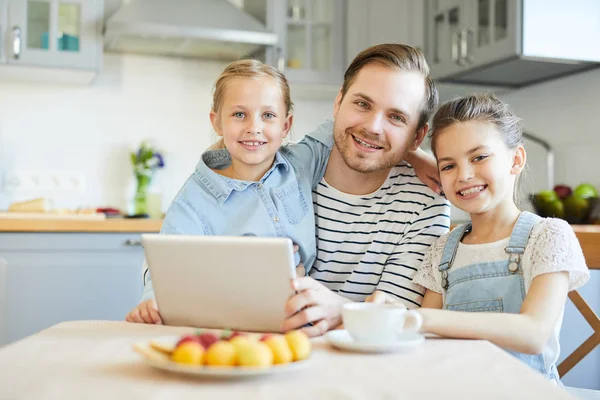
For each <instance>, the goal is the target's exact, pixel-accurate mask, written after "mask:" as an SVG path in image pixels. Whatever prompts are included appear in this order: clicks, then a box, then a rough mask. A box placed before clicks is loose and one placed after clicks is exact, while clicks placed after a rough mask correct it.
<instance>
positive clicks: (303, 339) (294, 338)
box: [285, 331, 311, 361]
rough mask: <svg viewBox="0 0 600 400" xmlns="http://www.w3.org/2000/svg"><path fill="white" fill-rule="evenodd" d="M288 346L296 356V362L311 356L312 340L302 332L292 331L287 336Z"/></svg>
mask: <svg viewBox="0 0 600 400" xmlns="http://www.w3.org/2000/svg"><path fill="white" fill-rule="evenodd" d="M285 340H287V343H288V346H290V349H291V350H292V353H293V354H294V361H299V360H304V359H306V358H308V356H309V355H310V349H311V346H310V339H309V338H308V336H306V333H304V332H302V331H290V332H288V333H286V334H285Z"/></svg>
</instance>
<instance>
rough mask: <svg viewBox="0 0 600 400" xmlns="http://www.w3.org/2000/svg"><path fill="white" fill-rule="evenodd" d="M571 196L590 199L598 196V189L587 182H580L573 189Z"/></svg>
mask: <svg viewBox="0 0 600 400" xmlns="http://www.w3.org/2000/svg"><path fill="white" fill-rule="evenodd" d="M573 196H577V197H581V198H584V199H590V198H592V197H598V191H597V190H596V188H595V187H594V185H591V184H589V183H582V184H581V185H579V186H577V187H576V188H575V190H573Z"/></svg>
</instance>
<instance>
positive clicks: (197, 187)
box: [142, 123, 333, 301]
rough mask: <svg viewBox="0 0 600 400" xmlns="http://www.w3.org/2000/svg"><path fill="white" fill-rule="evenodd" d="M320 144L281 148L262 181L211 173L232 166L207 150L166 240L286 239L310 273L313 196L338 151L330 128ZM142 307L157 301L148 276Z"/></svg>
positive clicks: (168, 220)
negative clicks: (173, 236)
mask: <svg viewBox="0 0 600 400" xmlns="http://www.w3.org/2000/svg"><path fill="white" fill-rule="evenodd" d="M322 127H323V128H321V127H320V128H319V129H320V130H322V133H321V134H320V135H319V139H321V138H323V139H322V140H319V139H315V138H313V137H309V136H307V137H305V138H304V139H302V140H301V141H300V142H298V143H291V144H287V145H285V146H282V147H281V148H280V150H279V151H278V152H277V153H276V154H275V161H274V163H273V165H272V166H271V168H270V169H269V170H268V171H267V172H266V173H265V174H264V176H263V177H262V178H261V179H260V180H259V181H258V182H253V181H241V180H236V179H231V178H228V177H225V176H222V175H219V174H218V173H216V172H214V171H213V170H212V169H223V168H225V167H227V166H229V165H231V155H230V154H229V151H228V150H226V149H219V150H208V151H206V152H205V153H204V154H202V157H201V159H200V161H199V162H198V164H197V166H196V168H195V171H194V172H193V173H192V174H191V176H190V177H189V178H188V179H187V181H186V182H185V184H184V185H183V187H182V188H181V189H180V191H179V193H178V194H177V195H176V196H175V199H174V200H173V202H172V203H171V205H170V206H169V209H168V210H167V213H166V215H165V219H164V222H163V226H162V229H161V231H160V233H161V234H179V235H215V236H245V235H246V236H266V237H287V238H290V239H292V241H293V242H294V243H295V244H297V245H298V246H299V250H298V255H299V259H298V257H296V261H297V262H302V263H304V267H305V268H306V271H307V272H308V271H309V270H310V268H311V267H312V265H313V263H314V261H315V258H316V240H315V219H314V212H313V207H312V190H313V189H314V188H315V187H316V186H317V184H318V183H319V181H320V180H321V179H322V178H323V175H324V174H325V169H326V167H327V160H328V159H329V154H330V152H331V148H332V145H333V140H331V139H329V140H328V139H327V137H328V136H329V137H331V136H332V129H331V123H325V124H323V126H322ZM144 285H145V287H144V293H143V296H142V301H144V300H148V299H151V298H154V289H153V287H152V281H151V278H150V274H149V272H148V271H147V270H146V271H145V272H144Z"/></svg>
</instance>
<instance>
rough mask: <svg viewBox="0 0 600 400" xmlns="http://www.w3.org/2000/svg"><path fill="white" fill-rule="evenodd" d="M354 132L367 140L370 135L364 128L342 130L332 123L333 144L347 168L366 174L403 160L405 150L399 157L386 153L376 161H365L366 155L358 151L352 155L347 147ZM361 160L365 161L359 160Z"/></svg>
mask: <svg viewBox="0 0 600 400" xmlns="http://www.w3.org/2000/svg"><path fill="white" fill-rule="evenodd" d="M354 132H357V133H361V134H359V135H358V137H359V138H360V137H363V138H365V139H367V140H369V136H371V135H369V134H368V133H367V132H366V131H364V130H362V131H355V130H352V129H351V128H348V129H346V130H345V131H344V130H343V129H337V128H336V127H335V125H334V132H333V140H334V141H335V146H336V147H337V149H338V152H339V153H340V155H341V156H342V160H344V163H345V164H346V165H347V166H348V168H350V169H352V170H354V171H356V172H360V173H363V174H368V173H371V172H377V171H381V170H384V169H389V168H392V167H395V166H396V165H397V164H399V163H400V162H401V161H402V160H404V156H406V153H407V151H405V152H404V153H403V154H402V156H401V157H393V154H389V153H387V154H384V156H382V157H381V158H380V159H379V160H377V161H367V159H368V156H366V155H363V154H362V153H360V152H359V153H357V155H356V156H352V155H351V153H352V149H351V148H349V147H350V146H351V143H349V140H354V138H353V137H352V136H353V133H354ZM372 142H377V140H372ZM363 160H364V161H365V162H361V161H363Z"/></svg>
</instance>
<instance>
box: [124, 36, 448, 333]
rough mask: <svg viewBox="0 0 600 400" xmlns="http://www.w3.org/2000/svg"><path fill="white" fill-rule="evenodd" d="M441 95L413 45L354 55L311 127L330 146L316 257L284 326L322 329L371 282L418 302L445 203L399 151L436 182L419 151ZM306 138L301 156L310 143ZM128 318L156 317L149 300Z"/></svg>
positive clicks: (317, 197) (317, 201)
mask: <svg viewBox="0 0 600 400" xmlns="http://www.w3.org/2000/svg"><path fill="white" fill-rule="evenodd" d="M437 102H438V94H437V89H436V88H435V85H434V83H433V80H432V79H431V77H430V76H429V68H428V66H427V63H426V61H425V58H424V56H423V54H422V53H421V52H420V51H419V50H417V49H414V48H412V47H410V46H405V45H400V44H383V45H378V46H374V47H371V48H368V49H366V50H364V51H363V52H361V53H360V54H359V55H358V56H357V57H356V58H355V59H354V61H353V62H352V64H351V65H350V67H349V68H348V70H347V71H346V74H345V76H344V84H343V86H342V88H341V90H340V93H339V95H338V96H337V98H336V100H335V103H334V118H335V123H331V122H327V123H325V124H323V125H321V126H320V127H319V129H317V131H315V132H313V133H311V134H309V135H308V136H312V137H313V138H315V139H317V140H318V141H320V142H321V143H323V144H325V145H326V146H328V147H329V148H330V149H331V154H330V157H329V160H328V164H327V168H326V170H325V172H324V178H323V179H322V180H321V182H320V183H319V185H318V186H317V189H316V190H315V191H314V192H313V203H314V205H315V220H316V233H317V247H318V250H317V260H316V262H315V263H314V265H313V266H312V268H311V269H310V271H308V272H309V276H304V272H300V273H299V276H302V277H301V278H299V279H297V280H295V281H294V285H295V289H296V290H297V292H298V294H296V295H294V296H292V297H290V299H289V300H288V302H287V305H286V313H287V315H288V318H287V319H286V320H285V321H284V322H283V324H282V329H283V330H290V329H296V328H300V327H304V328H302V329H304V330H305V331H306V333H307V334H309V335H311V336H315V335H320V334H322V333H324V332H326V331H327V330H329V329H332V328H335V327H336V326H338V325H339V324H340V323H341V308H342V305H343V304H344V303H346V302H349V301H364V300H365V298H366V297H367V296H369V295H371V294H372V293H373V292H374V291H375V290H379V291H381V292H384V293H387V294H388V295H389V296H391V297H393V298H395V299H398V300H399V301H402V302H403V303H404V304H405V305H406V306H407V307H418V306H419V305H420V304H421V301H422V297H423V292H422V290H421V289H420V288H419V287H417V286H416V285H413V284H412V281H411V280H412V277H413V275H414V274H415V273H416V271H417V269H418V267H419V266H420V263H421V261H422V259H423V257H424V254H425V252H426V251H427V249H428V248H429V246H430V245H431V244H432V243H433V241H434V240H435V239H437V238H438V237H439V236H441V235H442V234H444V233H446V232H447V230H448V227H449V224H450V217H449V214H450V212H449V206H448V203H447V202H446V201H445V199H443V198H442V197H440V196H438V195H437V194H436V193H435V192H434V191H433V190H431V189H429V188H428V187H427V186H426V185H425V184H423V183H422V182H421V180H419V178H417V176H416V175H415V170H414V169H413V168H412V167H411V166H410V165H408V164H407V163H406V162H404V160H406V161H408V162H410V163H411V164H412V165H413V166H414V165H417V164H419V165H420V167H419V169H420V171H421V174H420V176H421V178H422V179H423V181H425V182H428V183H429V184H430V186H434V184H433V183H431V178H429V177H428V176H427V173H426V172H427V171H428V167H427V163H428V158H427V157H425V156H424V155H423V153H422V152H421V153H417V152H416V151H417V149H418V147H419V145H420V144H421V142H422V141H423V139H424V137H425V135H426V134H427V131H428V125H427V121H428V120H429V118H430V117H431V114H432V113H433V111H434V110H435V108H436V107H437ZM332 133H333V137H332ZM302 142H303V143H302V146H299V147H297V148H296V152H297V156H298V154H302V153H303V152H311V151H314V148H312V147H311V145H309V144H308V143H307V141H302ZM311 142H314V140H312V141H311ZM299 157H303V156H302V155H300V156H299ZM308 159H310V158H308ZM429 162H431V161H430V160H429ZM322 174H323V172H322V171H321V172H320V174H319V176H322ZM434 174H435V173H434ZM429 175H431V174H429ZM317 179H318V178H317ZM144 269H146V267H145V266H144ZM300 269H302V268H300ZM149 288H150V289H151V286H149V285H148V286H147V287H146V289H149ZM145 292H147V293H150V291H149V290H146V291H145ZM152 297H153V294H152ZM148 298H150V297H148ZM127 320H128V321H131V322H146V323H160V321H161V319H160V315H159V314H158V310H157V308H156V303H155V302H154V301H150V302H149V303H148V305H147V306H145V307H142V311H139V310H138V309H137V308H136V309H134V310H132V312H130V313H129V314H128V316H127ZM305 325H311V326H305Z"/></svg>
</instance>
